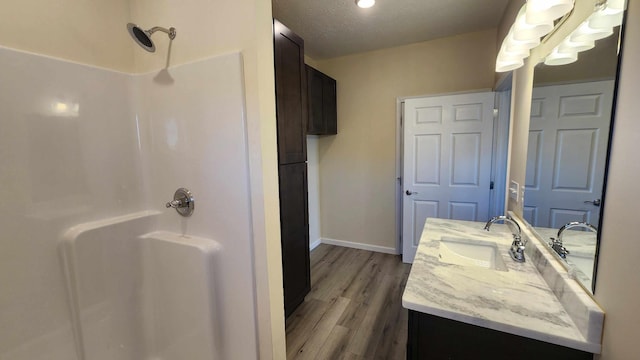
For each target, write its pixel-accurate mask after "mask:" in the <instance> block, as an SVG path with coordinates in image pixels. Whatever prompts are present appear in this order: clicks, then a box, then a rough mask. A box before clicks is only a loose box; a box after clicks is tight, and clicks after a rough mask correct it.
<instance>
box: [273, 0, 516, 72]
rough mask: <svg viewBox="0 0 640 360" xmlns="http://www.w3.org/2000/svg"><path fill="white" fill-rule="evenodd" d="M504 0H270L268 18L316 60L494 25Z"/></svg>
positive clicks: (499, 15) (498, 18)
mask: <svg viewBox="0 0 640 360" xmlns="http://www.w3.org/2000/svg"><path fill="white" fill-rule="evenodd" d="M508 2H509V0H377V1H376V5H375V6H374V7H372V8H369V9H361V8H359V7H357V6H356V4H355V1H354V0H272V4H273V17H274V18H276V19H278V20H279V21H280V22H282V23H283V24H285V25H286V26H287V27H289V28H290V29H291V30H293V32H295V33H296V34H298V35H300V36H301V37H302V38H303V39H304V41H305V52H306V54H307V55H309V56H310V57H312V58H314V59H317V60H320V59H327V58H333V57H337V56H343V55H348V54H353V53H359V52H364V51H371V50H376V49H384V48H388V47H393V46H399V45H404V44H411V43H415V42H420V41H427V40H431V39H436V38H440V37H445V36H450V35H456V34H462V33H466V32H472V31H479V30H485V29H491V28H495V27H497V26H498V23H499V21H500V18H501V17H502V13H503V12H504V9H505V7H506V5H507V3H508Z"/></svg>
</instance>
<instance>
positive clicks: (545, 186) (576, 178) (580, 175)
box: [524, 81, 613, 228]
mask: <svg viewBox="0 0 640 360" xmlns="http://www.w3.org/2000/svg"><path fill="white" fill-rule="evenodd" d="M611 94H613V81H597V82H590V83H582V84H572V85H554V86H543V87H537V88H534V89H533V101H532V106H531V123H530V129H529V148H528V153H527V174H526V182H525V186H526V194H525V199H524V202H525V206H524V216H525V219H526V220H527V221H528V222H529V223H531V224H532V225H534V226H540V227H551V228H559V227H561V226H562V225H564V224H566V223H568V222H570V221H586V222H590V223H594V224H597V223H598V219H599V217H600V208H599V207H598V206H596V205H594V204H593V203H590V202H591V201H593V200H596V199H600V197H601V194H602V185H603V183H602V180H603V178H604V166H605V160H606V154H607V141H608V138H609V123H610V120H611V119H610V117H611V106H612V97H611ZM543 159H544V160H543ZM550 159H553V160H550Z"/></svg>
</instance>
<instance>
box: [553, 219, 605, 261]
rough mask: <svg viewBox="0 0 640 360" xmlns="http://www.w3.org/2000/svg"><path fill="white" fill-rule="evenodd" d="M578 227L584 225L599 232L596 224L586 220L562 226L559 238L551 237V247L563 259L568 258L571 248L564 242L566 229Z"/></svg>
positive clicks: (583, 226)
mask: <svg viewBox="0 0 640 360" xmlns="http://www.w3.org/2000/svg"><path fill="white" fill-rule="evenodd" d="M576 227H582V228H585V229H588V230H591V231H593V232H594V233H598V229H597V228H596V227H595V226H593V225H591V224H588V223H586V222H578V221H573V222H570V223H567V224H565V225H564V226H562V227H561V228H560V230H558V238H557V239H556V238H551V241H550V242H549V246H551V248H552V249H553V250H554V251H555V252H556V253H558V255H560V257H561V258H563V259H566V258H567V255H569V250H567V248H566V247H564V244H563V243H562V235H563V234H564V231H565V230H569V229H573V228H576Z"/></svg>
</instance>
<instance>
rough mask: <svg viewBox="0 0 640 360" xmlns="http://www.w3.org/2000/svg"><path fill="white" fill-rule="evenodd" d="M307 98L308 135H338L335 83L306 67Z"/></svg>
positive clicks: (324, 75)
mask: <svg viewBox="0 0 640 360" xmlns="http://www.w3.org/2000/svg"><path fill="white" fill-rule="evenodd" d="M306 68H307V97H308V105H309V126H308V128H307V134H309V135H335V134H337V133H338V107H337V102H336V95H337V93H336V81H335V80H334V79H332V78H331V77H329V76H327V75H326V74H323V73H322V72H320V71H318V70H316V69H314V68H312V67H311V66H309V65H307V66H306Z"/></svg>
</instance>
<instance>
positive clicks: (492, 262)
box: [439, 238, 507, 271]
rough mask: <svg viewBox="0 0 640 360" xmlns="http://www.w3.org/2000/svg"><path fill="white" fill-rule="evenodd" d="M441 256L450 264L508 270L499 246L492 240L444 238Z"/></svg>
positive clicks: (441, 241) (443, 260)
mask: <svg viewBox="0 0 640 360" xmlns="http://www.w3.org/2000/svg"><path fill="white" fill-rule="evenodd" d="M439 258H440V261H441V262H444V263H448V264H456V265H461V266H474V267H481V268H485V269H494V270H498V271H507V266H506V265H505V264H504V261H502V256H500V253H499V252H498V246H497V245H496V243H494V242H491V241H483V240H469V239H454V238H442V239H441V240H440V252H439Z"/></svg>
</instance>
